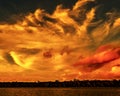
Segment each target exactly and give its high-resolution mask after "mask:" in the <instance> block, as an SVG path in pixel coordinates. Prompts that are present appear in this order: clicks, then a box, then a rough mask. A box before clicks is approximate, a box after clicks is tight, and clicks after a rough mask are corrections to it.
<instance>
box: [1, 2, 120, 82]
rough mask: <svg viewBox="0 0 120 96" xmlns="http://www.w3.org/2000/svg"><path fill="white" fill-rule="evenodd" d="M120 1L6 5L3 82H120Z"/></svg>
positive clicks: (4, 13)
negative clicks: (119, 80) (94, 80)
mask: <svg viewBox="0 0 120 96" xmlns="http://www.w3.org/2000/svg"><path fill="white" fill-rule="evenodd" d="M119 4H120V0H1V2H0V81H38V80H39V81H50V80H73V79H75V78H76V79H80V80H86V79H87V80H91V79H100V80H101V79H110V80H111V79H120V6H119Z"/></svg>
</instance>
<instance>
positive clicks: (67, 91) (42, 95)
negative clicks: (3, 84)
mask: <svg viewBox="0 0 120 96" xmlns="http://www.w3.org/2000/svg"><path fill="white" fill-rule="evenodd" d="M0 96H120V88H0Z"/></svg>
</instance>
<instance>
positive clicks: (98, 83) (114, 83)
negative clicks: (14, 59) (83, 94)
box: [0, 79, 120, 88]
mask: <svg viewBox="0 0 120 96" xmlns="http://www.w3.org/2000/svg"><path fill="white" fill-rule="evenodd" d="M0 87H1V88H4V87H5V88H7V87H57V88H61V87H66V88H67V87H120V80H110V81H109V80H91V81H89V80H83V81H80V80H76V79H75V80H71V81H62V82H60V81H58V80H56V81H54V82H52V81H49V82H40V81H37V82H0Z"/></svg>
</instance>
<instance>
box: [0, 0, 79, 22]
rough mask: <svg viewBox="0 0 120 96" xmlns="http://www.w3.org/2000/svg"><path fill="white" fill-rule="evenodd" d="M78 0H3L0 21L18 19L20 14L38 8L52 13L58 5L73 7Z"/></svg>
mask: <svg viewBox="0 0 120 96" xmlns="http://www.w3.org/2000/svg"><path fill="white" fill-rule="evenodd" d="M76 1H77V0H52V1H51V0H1V1H0V14H1V15H0V21H7V22H12V21H15V20H14V18H17V19H18V18H19V17H20V16H21V15H20V14H22V15H23V14H27V13H30V12H34V11H35V10H36V9H38V8H40V9H44V10H46V11H47V12H49V13H52V12H53V11H54V10H55V8H56V6H57V5H59V4H62V5H63V6H64V7H65V8H66V7H72V6H73V5H74V4H75V2H76ZM18 15H19V16H18ZM13 16H14V18H13ZM19 19H20V18H19Z"/></svg>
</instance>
